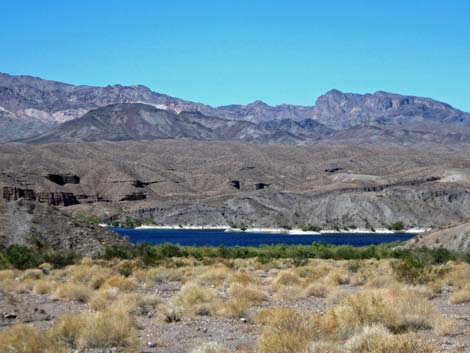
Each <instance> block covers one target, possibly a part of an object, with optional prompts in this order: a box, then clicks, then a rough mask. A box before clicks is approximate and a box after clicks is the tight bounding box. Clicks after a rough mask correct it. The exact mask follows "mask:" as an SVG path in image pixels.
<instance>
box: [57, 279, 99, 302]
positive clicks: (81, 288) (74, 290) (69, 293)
mask: <svg viewBox="0 0 470 353" xmlns="http://www.w3.org/2000/svg"><path fill="white" fill-rule="evenodd" d="M92 293H93V291H92V290H91V289H90V288H88V287H87V286H85V285H83V284H77V283H73V282H70V283H63V284H61V285H59V286H58V287H57V289H56V290H55V292H54V295H55V296H56V297H57V298H60V299H65V300H71V301H78V302H82V303H86V302H87V301H88V299H90V297H91V295H92Z"/></svg>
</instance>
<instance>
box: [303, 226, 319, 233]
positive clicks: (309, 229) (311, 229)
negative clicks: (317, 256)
mask: <svg viewBox="0 0 470 353" xmlns="http://www.w3.org/2000/svg"><path fill="white" fill-rule="evenodd" d="M302 230H303V231H304V232H319V231H321V227H319V226H316V225H313V224H305V225H303V226H302Z"/></svg>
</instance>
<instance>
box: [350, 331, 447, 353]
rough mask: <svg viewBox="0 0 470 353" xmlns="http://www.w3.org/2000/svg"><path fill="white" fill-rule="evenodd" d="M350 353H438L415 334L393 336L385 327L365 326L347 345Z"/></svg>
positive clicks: (435, 348)
mask: <svg viewBox="0 0 470 353" xmlns="http://www.w3.org/2000/svg"><path fill="white" fill-rule="evenodd" d="M345 347H346V349H347V352H349V353H438V349H437V347H435V346H434V345H432V344H431V343H429V342H425V341H423V340H422V339H420V338H418V336H417V335H415V334H402V335H393V334H391V333H390V332H389V331H388V330H387V329H386V328H385V327H384V326H381V325H373V326H364V327H362V328H361V329H360V331H359V332H358V333H357V334H356V335H354V336H353V337H351V338H350V339H349V340H348V341H347V342H346V344H345Z"/></svg>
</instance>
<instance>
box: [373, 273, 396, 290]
mask: <svg viewBox="0 0 470 353" xmlns="http://www.w3.org/2000/svg"><path fill="white" fill-rule="evenodd" d="M399 284H400V282H398V281H397V280H396V278H395V277H394V276H392V275H391V274H379V273H373V274H370V275H369V276H368V280H367V283H366V285H365V286H366V287H370V288H387V287H393V286H397V285H399Z"/></svg>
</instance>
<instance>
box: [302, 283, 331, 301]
mask: <svg viewBox="0 0 470 353" xmlns="http://www.w3.org/2000/svg"><path fill="white" fill-rule="evenodd" d="M332 290H333V288H331V286H329V285H327V284H325V283H322V282H313V283H310V284H309V285H308V286H307V287H305V288H304V290H303V291H302V297H317V298H326V297H327V296H328V294H329V293H330V292H331V291H332Z"/></svg>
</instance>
